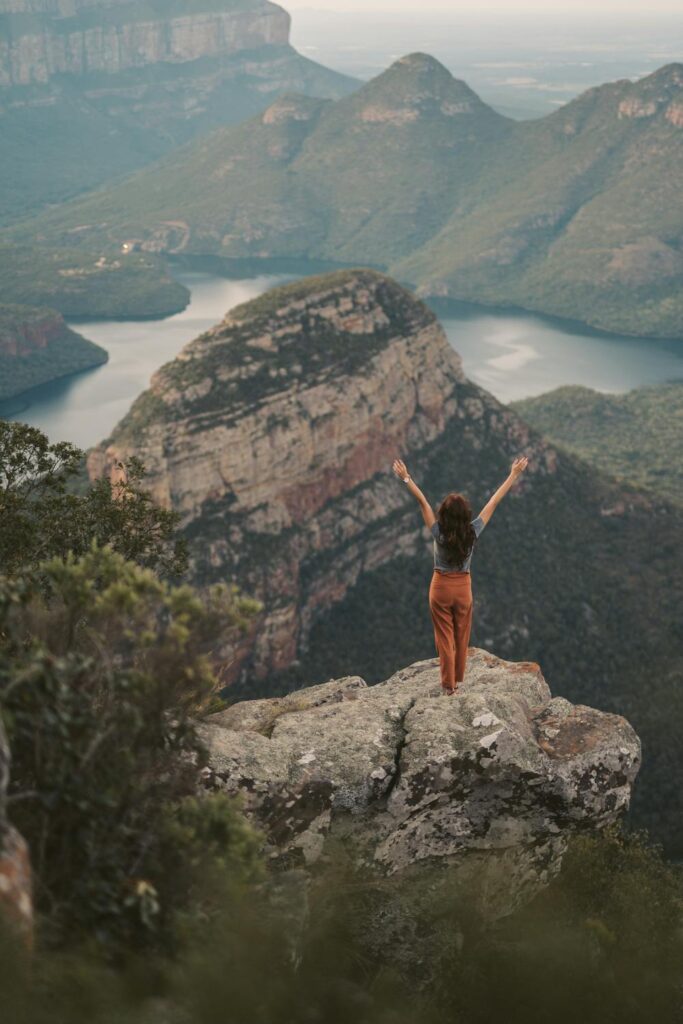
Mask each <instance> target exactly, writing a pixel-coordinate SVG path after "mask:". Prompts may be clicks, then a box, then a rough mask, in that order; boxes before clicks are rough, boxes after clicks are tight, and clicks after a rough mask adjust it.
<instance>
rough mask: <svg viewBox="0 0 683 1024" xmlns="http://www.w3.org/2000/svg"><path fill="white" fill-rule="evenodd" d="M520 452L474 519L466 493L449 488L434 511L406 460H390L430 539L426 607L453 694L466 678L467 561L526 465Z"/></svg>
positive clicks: (444, 677) (443, 685)
mask: <svg viewBox="0 0 683 1024" xmlns="http://www.w3.org/2000/svg"><path fill="white" fill-rule="evenodd" d="M528 464H529V460H528V459H527V458H525V457H522V458H519V459H515V461H514V462H513V463H512V468H511V469H510V474H509V476H508V478H507V480H506V481H505V483H504V484H502V485H501V486H500V487H499V488H498V490H497V491H496V493H495V494H494V495H493V496H492V497H491V498H490V499H489V501H488V502H487V503H486V505H484V507H483V509H482V510H481V512H480V513H479V515H478V516H477V518H476V519H472V508H471V506H470V503H469V501H468V500H467V498H465V497H463V495H462V494H457V493H456V492H453V493H452V494H448V495H446V497H445V498H444V499H443V501H442V502H441V504H440V505H439V508H438V509H437V512H436V515H434V511H433V509H432V507H431V505H430V504H429V502H428V501H427V499H426V498H425V496H424V494H423V493H422V491H421V490H420V488H419V487H418V486H417V484H416V483H415V481H414V480H412V479H411V476H410V474H409V473H408V470H407V469H406V466H405V463H404V462H401V460H400V459H396V460H395V462H394V466H393V469H394V473H395V474H396V476H397V477H399V478H400V479H401V480H403V481H404V483H405V484H406V485H407V487H408V490H409V491H410V493H411V494H412V495H413V497H414V498H416V499H417V501H418V503H419V505H420V510H421V512H422V518H423V519H424V521H425V524H426V525H427V526H428V527H429V530H430V531H431V534H432V537H433V538H434V575H433V577H432V583H431V586H430V588H429V610H430V612H431V613H432V622H433V623H434V639H435V641H436V649H437V651H438V653H439V663H440V665H441V688H442V690H443V692H444V693H446V694H449V695H451V694H454V693H455V692H456V690H457V686H458V683H461V682H462V681H463V679H464V678H465V663H466V661H467V648H468V646H469V642H470V631H471V629H472V584H471V579H470V562H471V561H472V551H473V549H474V544H475V542H476V540H477V538H478V537H479V536H480V534H481V532H482V530H483V529H484V527H485V526H486V524H487V523H488V521H489V519H490V518H491V516H492V515H493V513H494V511H495V509H496V507H497V505H498V504H499V502H500V501H502V499H503V498H504V497H505V495H506V494H507V492H508V491H509V490H510V488H511V487H512V485H513V484H514V483H515V481H516V480H517V479H518V477H520V476H521V474H522V473H523V472H524V470H525V469H526V468H527V466H528Z"/></svg>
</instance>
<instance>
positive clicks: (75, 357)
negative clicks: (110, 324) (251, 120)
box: [0, 306, 107, 400]
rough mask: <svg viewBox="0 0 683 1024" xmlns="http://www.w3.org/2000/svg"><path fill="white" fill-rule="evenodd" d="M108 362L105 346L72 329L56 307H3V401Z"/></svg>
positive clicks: (0, 322)
mask: <svg viewBox="0 0 683 1024" xmlns="http://www.w3.org/2000/svg"><path fill="white" fill-rule="evenodd" d="M106 361H107V353H106V352H105V351H104V349H103V348H100V346H99V345H95V344H94V343H93V342H92V341H87V340H86V339H85V338H82V337H81V336H80V334H76V332H75V331H71V330H69V328H68V327H67V326H66V324H65V323H64V321H63V319H62V317H61V316H60V315H59V313H56V312H55V311H54V310H51V309H35V308H32V307H28V306H0V400H3V399H7V398H12V397H14V396H16V395H19V394H21V392H22V391H27V390H28V389H29V388H33V387H36V385H38V384H44V383H45V382H46V381H49V380H55V379H56V378H57V377H65V376H66V375H67V374H70V373H76V372H77V371H79V370H88V369H91V368H92V367H94V366H99V365H100V364H101V363H106Z"/></svg>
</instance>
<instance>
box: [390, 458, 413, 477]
mask: <svg viewBox="0 0 683 1024" xmlns="http://www.w3.org/2000/svg"><path fill="white" fill-rule="evenodd" d="M392 469H393V471H394V473H395V474H396V476H397V477H399V479H400V480H405V478H406V477H407V476H410V473H409V472H408V470H407V468H406V464H405V462H402V461H401V459H394V465H393V466H392Z"/></svg>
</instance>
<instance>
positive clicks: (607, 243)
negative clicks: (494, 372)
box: [6, 54, 683, 337]
mask: <svg viewBox="0 0 683 1024" xmlns="http://www.w3.org/2000/svg"><path fill="white" fill-rule="evenodd" d="M681 167H683V65H678V64H674V65H669V66H667V67H664V68H662V69H660V70H659V71H657V72H655V73H654V74H653V75H650V76H648V77H647V78H644V79H642V80H640V81H638V82H635V83H632V82H628V81H621V82H616V83H612V84H609V85H605V86H600V87H599V88H596V89H591V90H589V91H588V92H587V93H585V94H583V95H582V96H580V97H578V98H577V99H576V100H574V101H573V102H572V103H569V104H568V105H567V106H566V107H563V108H561V109H559V110H558V111H556V112H554V113H553V114H550V115H549V116H548V117H545V118H542V119H540V120H535V121H529V122H515V121H511V120H509V119H507V118H504V117H502V116H501V115H499V114H497V113H496V112H495V111H493V110H492V109H491V108H490V107H487V106H486V105H485V104H484V103H482V102H481V101H480V100H479V99H478V98H477V97H476V96H475V94H474V93H472V91H471V90H470V89H469V88H468V87H467V86H466V85H465V84H464V83H463V82H459V81H458V80H456V79H454V78H453V77H452V76H451V75H450V73H449V72H448V71H447V70H446V69H445V68H444V67H443V66H442V65H440V64H439V63H438V62H437V61H435V60H433V59H432V58H430V57H428V56H425V55H423V54H412V55H410V56H408V57H404V58H402V59H401V60H399V61H397V62H396V63H395V64H394V65H392V67H391V68H389V69H388V70H387V71H386V72H384V73H383V74H382V75H380V76H379V77H378V78H376V79H374V80H373V81H371V82H369V83H367V84H366V85H365V86H363V87H362V88H361V89H359V90H357V91H356V92H355V93H353V94H352V95H350V96H347V97H344V98H342V99H339V100H337V101H336V102H321V101H318V102H315V101H311V100H310V99H306V98H302V97H287V98H284V99H281V100H278V101H277V102H276V103H275V104H274V105H273V106H271V107H270V108H268V110H267V111H266V112H265V113H263V114H261V115H259V117H257V118H255V119H254V120H252V121H250V122H247V123H246V124H243V125H239V126H237V127H233V128H226V129H221V130H219V131H218V132H216V133H214V134H213V135H211V136H209V137H207V138H205V139H202V140H201V141H199V142H196V143H194V144H190V145H188V146H187V147H186V148H185V149H183V150H182V151H180V152H177V153H174V154H172V155H170V156H169V157H167V158H166V159H164V160H163V161H161V162H159V163H157V164H155V165H154V166H153V167H150V168H148V169H146V170H144V171H142V172H140V173H138V174H136V175H134V176H133V177H131V178H129V179H127V180H126V181H124V182H122V183H121V184H120V185H117V186H115V187H111V188H109V189H105V190H103V191H102V192H100V193H94V194H92V195H91V196H88V197H85V198H83V199H81V200H78V201H76V202H74V203H71V204H67V205H65V206H63V207H61V208H59V209H56V210H54V211H50V212H49V213H47V214H45V215H44V216H42V217H40V218H38V219H37V220H33V221H29V222H26V223H24V224H20V225H17V226H16V227H15V228H14V229H13V231H12V232H10V233H9V234H8V233H7V232H6V235H7V237H9V238H11V239H13V240H14V241H26V238H27V237H28V236H29V235H30V236H31V237H32V236H33V235H36V234H37V235H38V236H40V237H41V238H42V240H43V241H44V243H45V244H47V245H50V246H69V247H77V248H78V247H89V248H90V249H91V250H92V251H105V250H106V251H113V250H117V251H119V250H120V247H121V245H122V244H123V243H127V244H128V245H129V250H128V251H134V250H135V249H142V250H151V251H154V252H157V253H178V252H181V253H201V254H208V253H211V254H214V255H218V256H223V257H229V258H235V257H237V258H240V257H307V258H311V259H322V260H328V261H336V262H337V263H341V264H354V263H358V262H361V263H364V264H370V265H374V266H377V267H378V268H383V269H389V270H390V271H391V272H392V273H393V274H394V275H395V276H397V277H398V278H399V279H400V280H404V281H406V282H411V283H412V284H413V285H415V286H417V287H418V289H419V291H420V293H421V294H424V295H442V296H451V297H454V298H458V299H466V300H470V301H474V302H483V303H492V304H498V305H506V304H507V305H510V304H512V305H516V306H522V307H526V308H529V309H535V310H538V311H541V312H545V313H551V314H555V315H559V316H563V317H569V318H574V319H577V320H581V321H584V322H586V323H589V324H592V325H594V326H597V327H601V328H604V329H606V330H612V331H619V332H622V333H630V334H641V335H657V336H672V337H673V336H678V335H680V334H681V333H682V332H683V293H681V290H680V287H679V284H680V280H681V273H682V272H683V248H682V246H681V238H683V206H682V205H681V203H680V201H679V193H680V189H681V184H682V183H683V182H682V179H681Z"/></svg>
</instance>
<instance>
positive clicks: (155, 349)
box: [0, 271, 683, 448]
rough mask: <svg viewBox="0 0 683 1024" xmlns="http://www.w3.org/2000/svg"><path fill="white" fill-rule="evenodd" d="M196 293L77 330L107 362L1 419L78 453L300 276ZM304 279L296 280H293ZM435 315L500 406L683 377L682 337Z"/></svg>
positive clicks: (207, 284) (467, 309) (191, 281)
mask: <svg viewBox="0 0 683 1024" xmlns="http://www.w3.org/2000/svg"><path fill="white" fill-rule="evenodd" d="M176 276H177V278H178V280H180V281H182V283H183V284H185V285H186V286H187V287H188V288H189V289H190V292H191V300H190V303H189V305H188V307H187V309H185V310H184V311H183V312H182V313H178V314H177V315H176V316H171V317H168V318H166V319H164V320H143V321H94V322H88V323H82V322H81V323H78V324H72V325H71V326H72V327H73V328H74V329H75V330H77V331H79V333H80V334H82V335H84V336H85V337H86V338H90V339H91V340H92V341H95V342H97V343H98V344H99V345H102V347H103V348H105V349H106V350H107V351H108V352H109V362H108V363H106V364H105V365H104V366H100V367H97V368H96V369H94V370H88V371H86V372H84V373H81V374H78V375H75V376H72V377H69V378H66V379H64V380H60V381H53V382H52V383H50V384H45V385H42V386H41V387H38V388H35V389H34V390H33V391H31V392H28V393H27V394H26V395H23V396H22V397H21V398H20V399H17V400H15V401H14V402H12V403H5V404H4V406H3V408H2V409H0V415H4V416H5V418H7V419H17V420H23V421H24V422H26V423H30V424H32V425H33V426H36V427H39V428H40V429H41V430H43V431H44V432H45V433H46V434H47V435H48V436H49V437H50V439H51V440H53V441H58V440H63V441H72V442H73V443H74V444H77V445H79V446H80V447H82V448H87V447H90V446H91V445H93V444H96V443H97V442H98V441H101V440H102V439H103V438H105V437H107V436H108V434H109V433H110V432H111V430H112V428H113V427H114V426H115V425H116V424H117V423H118V421H119V420H120V419H121V418H122V417H123V416H124V415H125V413H126V412H127V411H128V409H129V408H130V405H131V403H132V401H133V400H134V399H135V398H136V397H137V395H139V394H140V392H141V391H144V390H145V388H146V387H147V386H148V384H149V380H150V377H151V376H152V374H153V373H154V371H155V370H157V369H158V368H159V367H160V366H161V365H163V363H166V362H168V361H169V360H170V359H173V357H174V356H175V355H176V354H177V353H178V352H179V351H180V349H181V348H182V347H183V346H184V345H185V344H186V343H187V342H188V341H191V340H192V339H193V338H196V337H197V335H199V334H201V333H202V332H203V331H205V330H207V329H208V328H209V327H212V326H213V325H214V324H215V323H217V322H218V321H219V320H221V319H222V317H223V316H224V315H225V313H226V312H227V310H228V309H230V308H231V307H233V306H235V305H237V304H238V303H240V302H245V301H247V300H248V299H252V298H255V297H256V296H257V295H260V294H261V293H262V292H264V291H266V290H267V289H269V288H272V287H274V286H275V285H277V284H282V283H284V282H285V281H289V280H292V277H293V276H294V275H291V274H290V275H285V274H261V275H259V276H253V277H249V278H244V279H241V280H235V279H228V278H225V277H220V276H217V275H216V274H213V273H205V272H197V271H191V272H189V271H188V272H183V273H178V274H177V275H176ZM297 276H298V275H297ZM436 308H437V312H438V313H439V316H440V318H441V322H442V323H443V325H444V328H445V330H446V333H447V335H448V338H449V340H450V342H451V344H452V345H453V347H454V348H455V349H456V351H457V352H459V353H460V355H461V356H462V359H463V365H464V368H465V372H466V374H467V375H468V376H469V377H470V378H471V379H472V380H473V381H475V382H476V383H477V384H480V385H481V386H482V387H484V388H486V389H487V390H488V391H491V392H492V393H493V394H494V395H495V396H496V397H497V398H499V399H500V400H501V401H502V402H510V401H514V400H515V399H518V398H526V397H528V396H531V395H537V394H541V393H542V392H544V391H549V390H550V389H552V388H555V387H558V386H559V385H561V384H584V385H586V386H588V387H592V388H597V389H598V390H600V391H613V392H620V391H628V390H630V389H631V388H634V387H638V386H639V385H642V384H655V383H661V382H662V381H665V380H675V379H682V378H683V340H682V341H680V342H657V341H651V340H645V339H634V338H620V337H616V336H611V335H601V334H598V333H594V332H590V331H588V330H585V331H584V330H582V329H581V328H580V327H573V326H571V325H567V324H564V323H562V322H559V321H552V320H549V319H547V318H544V317H540V316H534V315H532V314H527V313H523V312H510V311H501V310H495V311H494V310H485V309H482V308H481V307H476V306H470V305H464V304H449V305H447V306H446V305H444V304H443V303H439V304H438V306H437V307H436Z"/></svg>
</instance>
